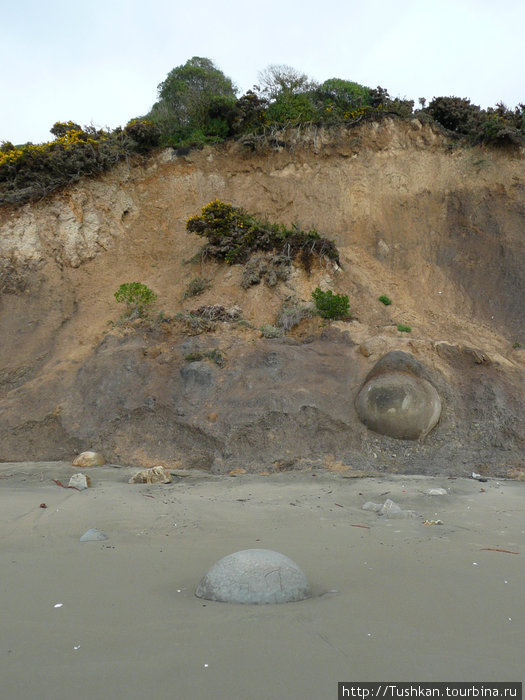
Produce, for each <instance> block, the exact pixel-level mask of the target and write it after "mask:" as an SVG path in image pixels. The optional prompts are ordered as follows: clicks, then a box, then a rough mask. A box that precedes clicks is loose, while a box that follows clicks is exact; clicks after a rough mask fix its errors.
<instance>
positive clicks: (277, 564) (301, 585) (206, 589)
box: [195, 549, 310, 604]
mask: <svg viewBox="0 0 525 700" xmlns="http://www.w3.org/2000/svg"><path fill="white" fill-rule="evenodd" d="M195 595H196V596H197V598H205V599H206V600H217V601H220V602H222V603H244V604H246V603H248V604H249V603H252V604H263V603H291V602H295V601H298V600H305V599H306V598H309V597H310V586H309V585H308V581H307V580H306V576H305V575H304V573H303V572H302V571H301V569H300V568H299V567H298V566H297V564H296V563H295V562H293V561H292V560H291V559H289V558H288V557H286V556H285V555H284V554H280V553H279V552H273V551H272V550H270V549H245V550H243V551H241V552H235V553H234V554H229V555H228V556H226V557H223V558H222V559H219V561H218V562H216V563H215V564H214V565H213V566H212V567H211V569H209V571H208V573H207V574H206V575H205V576H203V578H202V579H201V581H200V583H199V585H198V586H197V590H196V591H195Z"/></svg>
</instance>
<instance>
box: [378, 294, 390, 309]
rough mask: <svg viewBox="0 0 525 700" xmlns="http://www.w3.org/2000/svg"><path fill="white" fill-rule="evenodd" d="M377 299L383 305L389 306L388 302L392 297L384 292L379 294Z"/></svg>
mask: <svg viewBox="0 0 525 700" xmlns="http://www.w3.org/2000/svg"><path fill="white" fill-rule="evenodd" d="M379 301H380V302H381V303H382V304H384V305H385V306H390V304H391V303H392V299H390V297H387V296H386V294H383V295H381V296H380V297H379Z"/></svg>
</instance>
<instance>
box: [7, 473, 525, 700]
mask: <svg viewBox="0 0 525 700" xmlns="http://www.w3.org/2000/svg"><path fill="white" fill-rule="evenodd" d="M78 471H79V469H78V468H74V467H72V466H71V465H70V464H66V463H63V462H56V463H20V464H8V463H4V464H1V465H0V538H1V547H0V567H1V568H0V570H1V572H2V577H1V580H2V584H1V603H2V608H1V609H2V613H1V635H0V637H1V645H0V660H1V661H0V679H1V694H0V697H1V698H2V700H18V699H20V700H33V699H34V700H47V699H48V698H49V699H51V698H53V699H57V700H60V699H62V698H64V699H65V698H68V699H70V698H72V697H73V698H75V699H76V700H84V699H85V700H94V699H95V698H96V699H97V700H105V699H106V698H108V699H111V700H113V699H117V698H126V699H128V700H129V699H134V698H137V699H139V698H140V699H144V698H159V699H163V698H175V699H176V700H201V699H204V698H221V699H222V698H224V699H226V698H228V699H230V698H232V699H233V698H235V699H237V698H238V699H242V700H249V699H251V698H254V699H255V698H257V699H263V700H266V699H268V700H270V699H271V700H275V699H281V698H282V699H283V700H290V699H292V700H295V699H297V700H299V699H302V698H308V699H318V698H319V699H320V700H321V699H324V698H337V682H338V681H485V682H487V681H508V682H510V681H514V682H516V681H523V680H525V662H524V659H525V604H524V594H525V566H524V560H525V483H523V482H515V481H502V480H496V479H489V480H488V481H487V482H486V483H481V482H478V481H476V480H474V479H461V478H458V479H448V478H446V477H443V478H439V477H434V478H430V477H421V476H410V477H403V476H390V475H389V476H384V477H383V476H375V477H371V478H348V477H349V476H351V472H350V473H348V474H334V473H331V472H328V471H317V472H301V473H293V472H286V473H281V474H276V475H272V476H250V475H243V476H239V477H224V476H222V477H214V476H210V475H202V474H197V473H195V475H194V476H182V477H178V478H176V480H175V481H174V483H172V484H169V485H130V484H128V483H127V481H128V479H129V477H130V476H131V475H132V474H133V473H135V472H136V471H137V470H136V469H132V468H129V467H125V468H124V467H120V468H117V467H113V466H105V467H97V468H92V469H89V470H88V469H85V470H82V471H83V472H84V473H89V475H90V476H91V479H92V487H91V488H90V489H88V490H87V491H82V492H77V491H75V490H71V489H63V488H60V487H59V486H57V485H56V484H55V483H54V482H53V481H52V479H59V480H61V481H62V483H64V484H67V482H68V479H69V476H70V475H71V474H73V473H75V472H78ZM429 488H445V489H447V494H446V495H442V496H429V495H427V494H425V493H424V491H425V490H426V489H429ZM387 498H391V499H392V500H394V501H395V502H396V503H397V504H399V505H400V506H401V507H402V508H403V509H411V510H415V511H416V512H417V513H418V514H419V517H417V518H413V519H388V518H386V517H384V516H378V515H377V514H376V513H374V512H370V511H364V510H362V505H363V504H364V503H365V502H366V501H375V502H376V503H383V502H384V501H385V500H386V499H387ZM41 503H45V504H46V505H47V508H41V507H40V504H41ZM425 520H428V521H431V520H441V521H442V522H443V524H442V525H424V524H423V523H424V521H425ZM89 528H98V529H99V530H102V531H103V532H105V533H106V535H107V536H108V540H106V541H102V542H86V543H81V542H79V538H80V536H81V535H82V534H83V533H84V532H85V531H86V530H88V529H89ZM256 547H261V548H264V549H274V550H277V551H279V552H282V553H283V554H286V555H288V556H289V557H291V558H292V559H293V560H294V561H295V562H296V563H297V564H298V565H299V566H300V567H301V568H302V569H303V571H304V572H305V574H306V576H307V578H308V580H309V582H310V585H311V587H312V591H313V597H312V598H311V599H309V600H306V601H303V602H300V603H288V604H283V605H264V606H243V605H231V604H227V603H213V602H209V601H205V600H200V599H198V598H196V597H195V596H194V589H195V587H196V585H197V583H198V581H199V579H200V577H201V576H202V575H203V574H204V573H205V572H206V570H207V569H208V568H209V567H210V566H211V565H212V564H213V563H214V562H215V561H216V560H217V559H219V558H221V557H222V556H224V555H226V554H230V553H232V552H235V551H237V550H241V549H250V548H256ZM494 550H508V552H517V554H511V553H508V552H502V551H494ZM334 591H336V592H334ZM57 604H62V605H61V607H55V606H56V605H57Z"/></svg>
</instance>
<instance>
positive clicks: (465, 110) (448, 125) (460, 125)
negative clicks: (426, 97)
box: [426, 97, 480, 134]
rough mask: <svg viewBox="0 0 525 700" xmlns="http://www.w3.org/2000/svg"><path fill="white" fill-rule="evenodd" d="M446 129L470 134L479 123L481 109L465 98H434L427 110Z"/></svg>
mask: <svg viewBox="0 0 525 700" xmlns="http://www.w3.org/2000/svg"><path fill="white" fill-rule="evenodd" d="M426 111H427V112H428V113H429V114H430V115H431V116H432V117H433V118H434V119H435V120H436V121H437V122H439V123H440V124H441V125H442V126H444V127H445V129H450V131H456V132H457V133H460V134H468V133H469V132H471V131H473V130H475V128H476V125H477V124H478V122H479V115H480V108H479V107H478V105H473V104H471V103H470V100H468V99H466V98H463V97H434V99H433V100H432V102H431V103H430V104H429V105H428V107H427V110H426Z"/></svg>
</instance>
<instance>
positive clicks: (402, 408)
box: [356, 351, 441, 440]
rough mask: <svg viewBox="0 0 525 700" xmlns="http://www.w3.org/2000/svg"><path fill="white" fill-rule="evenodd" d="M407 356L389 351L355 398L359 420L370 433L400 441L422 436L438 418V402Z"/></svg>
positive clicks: (422, 372) (417, 365)
mask: <svg viewBox="0 0 525 700" xmlns="http://www.w3.org/2000/svg"><path fill="white" fill-rule="evenodd" d="M425 374H427V372H426V370H425V369H424V368H423V366H422V365H421V364H420V363H419V362H418V361H417V360H416V359H415V358H413V357H412V356H411V355H408V354H407V353H403V352H399V351H396V352H391V353H388V354H387V355H385V356H384V357H383V358H381V360H379V362H378V363H377V364H376V366H375V367H374V368H373V369H372V371H371V372H370V373H369V375H368V377H367V378H366V380H365V383H364V384H363V386H362V387H361V390H360V391H359V394H358V395H357V399H356V410H357V414H358V416H359V418H360V420H361V421H362V422H363V423H364V424H365V425H366V426H367V428H370V430H373V431H375V432H376V433H381V434H382V435H389V436H390V437H393V438H398V439H401V440H417V439H418V438H421V437H424V436H425V435H426V434H427V433H429V432H430V431H431V430H432V428H433V427H434V426H435V425H436V423H437V422H438V420H439V417H440V415H441V399H440V398H439V394H438V393H437V391H436V389H435V388H434V386H433V385H432V384H431V383H430V382H429V381H428V379H425V377H424V375H425Z"/></svg>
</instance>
